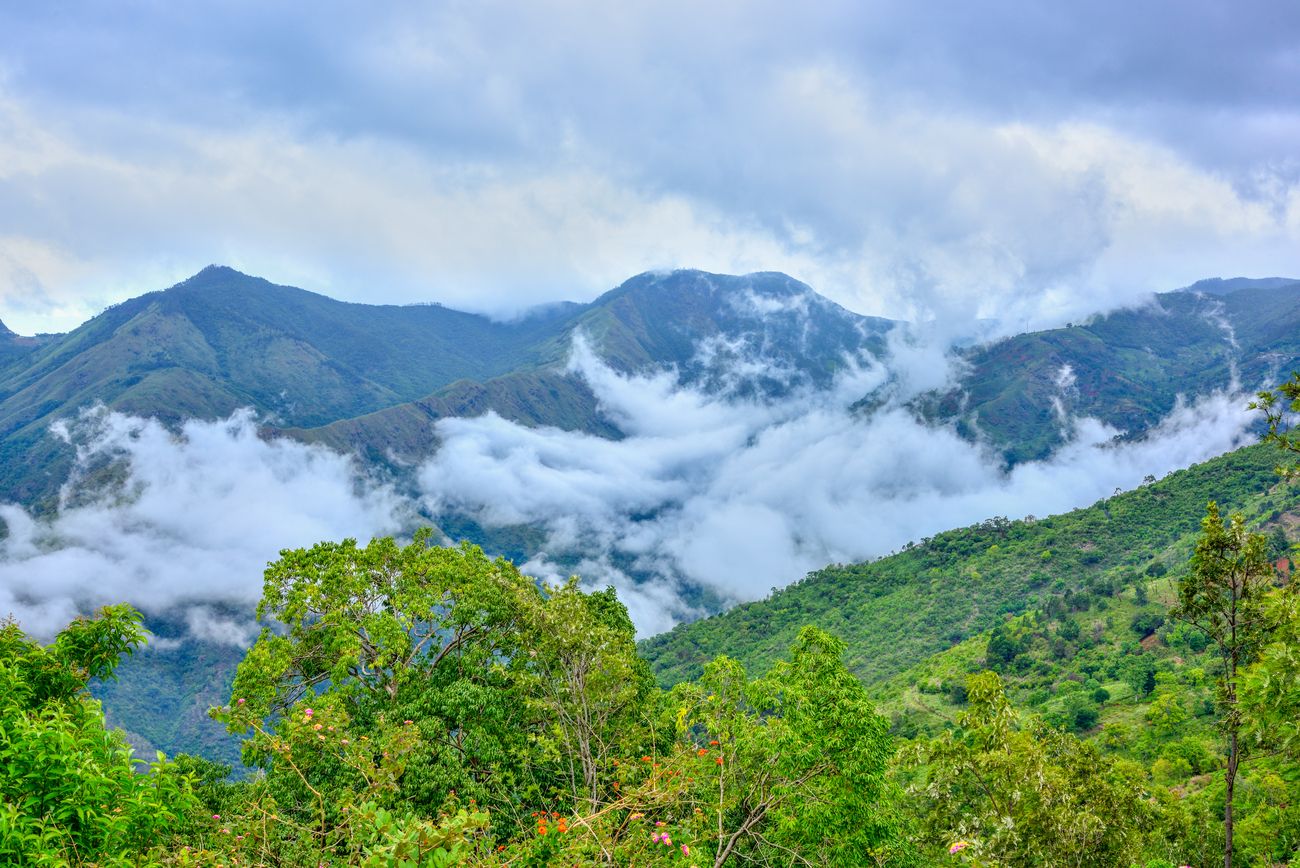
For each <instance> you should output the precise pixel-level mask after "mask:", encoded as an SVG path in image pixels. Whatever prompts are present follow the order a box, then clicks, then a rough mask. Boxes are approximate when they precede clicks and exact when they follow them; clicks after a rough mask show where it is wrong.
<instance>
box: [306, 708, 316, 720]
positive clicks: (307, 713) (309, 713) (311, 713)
mask: <svg viewBox="0 0 1300 868" xmlns="http://www.w3.org/2000/svg"><path fill="white" fill-rule="evenodd" d="M315 713H316V712H314V711H312V710H311V709H310V708H309V709H307V710H306V711H304V712H303V715H304V716H305V717H306V718H307V719H308V720H311V716H312V715H313V714H315Z"/></svg>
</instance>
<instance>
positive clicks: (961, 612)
mask: <svg viewBox="0 0 1300 868" xmlns="http://www.w3.org/2000/svg"><path fill="white" fill-rule="evenodd" d="M1276 462H1277V455H1276V453H1275V451H1273V450H1271V449H1270V448H1266V447H1263V446H1252V447H1247V448H1245V449H1242V450H1239V451H1237V452H1233V453H1230V454H1228V455H1225V456H1222V457H1219V458H1215V459H1213V460H1211V461H1207V462H1205V463H1203V464H1199V465H1196V466H1194V467H1192V468H1189V469H1187V470H1184V471H1179V472H1177V473H1174V474H1171V475H1170V476H1168V477H1166V478H1165V479H1163V480H1161V481H1158V482H1155V483H1153V484H1150V485H1145V486H1143V487H1141V488H1139V489H1137V490H1136V491H1132V492H1129V493H1126V494H1121V495H1118V496H1116V497H1112V498H1109V499H1107V500H1103V501H1100V502H1099V503H1097V504H1094V505H1093V506H1090V507H1087V508H1085V509H1079V510H1075V511H1073V512H1070V513H1066V514H1064V515H1060V516H1055V517H1052V518H1048V519H1041V520H1038V521H1035V522H1020V521H1016V522H996V521H990V522H985V523H983V524H981V525H976V526H972V527H969V528H962V529H958V530H951V531H947V532H945V533H941V534H938V535H936V536H935V537H933V538H931V539H929V540H926V541H924V542H922V543H921V544H919V545H916V546H913V547H912V548H910V549H908V550H906V551H903V552H900V553H898V554H895V555H892V556H890V557H887V558H882V559H880V560H877V561H874V562H871V563H864V564H854V565H850V566H830V567H826V568H825V569H822V570H819V571H817V572H815V573H812V574H810V575H809V576H808V577H807V578H805V579H804V580H803V581H801V582H798V583H797V584H794V585H791V586H790V587H788V588H786V589H784V590H781V591H778V592H776V593H775V594H773V595H772V596H771V597H769V598H768V599H766V600H761V601H758V602H754V603H748V604H744V605H741V606H737V607H736V608H734V609H732V610H730V611H728V612H725V613H723V614H721V615H717V616H714V617H712V618H707V619H704V620H702V621H697V622H695V623H693V624H687V625H683V626H679V627H678V628H676V629H675V630H673V631H671V632H669V633H665V634H663V635H660V636H656V637H654V638H652V639H648V640H646V641H645V642H643V643H642V644H641V649H642V653H643V654H645V656H646V657H647V658H648V659H649V660H650V661H651V663H652V665H653V667H654V670H655V673H656V675H657V676H658V678H659V680H660V681H661V682H662V683H665V684H669V683H673V682H676V681H680V680H684V679H690V678H694V677H696V676H697V675H698V674H699V673H700V668H701V666H702V664H703V662H704V661H707V660H710V659H712V658H713V657H715V656H717V655H718V654H727V655H730V656H732V657H735V658H737V659H739V660H740V661H741V662H743V663H744V664H745V665H746V666H748V667H750V668H751V669H753V670H755V671H762V670H765V669H766V668H768V667H769V666H770V665H771V664H772V663H773V662H774V661H775V660H777V659H778V658H779V656H780V654H781V653H782V651H783V650H784V649H785V648H786V647H788V646H789V644H790V643H791V642H792V641H793V639H794V637H795V635H796V634H797V632H798V630H799V628H800V627H802V626H803V625H805V624H817V625H818V626H820V627H823V628H825V629H827V630H830V631H831V632H833V633H836V634H838V635H839V636H841V637H842V638H844V639H845V640H846V641H847V642H848V646H849V649H848V657H847V659H848V662H849V665H850V666H851V667H852V668H853V670H854V671H855V672H857V673H858V674H859V675H861V676H862V677H863V678H864V679H865V680H866V681H868V682H869V683H878V682H882V681H886V680H888V679H890V678H892V677H894V676H896V675H898V674H899V673H900V672H903V671H905V670H907V669H909V668H910V667H912V666H914V665H916V664H917V663H918V662H919V661H922V660H924V659H925V658H927V657H930V656H931V655H934V654H937V653H939V652H942V651H945V650H946V649H948V648H950V647H951V646H953V645H955V644H957V643H959V642H962V641H963V640H965V639H968V638H969V637H971V636H974V635H977V634H979V633H981V632H983V631H985V630H987V629H989V628H991V627H993V626H994V625H995V624H998V623H1000V622H1001V621H1002V620H1003V619H1004V618H1005V617H1006V615H1008V614H1015V613H1020V612H1024V611H1027V610H1029V609H1032V608H1034V607H1036V606H1038V605H1039V604H1040V603H1041V602H1042V601H1043V600H1044V599H1045V598H1046V597H1047V596H1049V595H1051V594H1053V593H1063V592H1064V591H1066V590H1069V591H1072V592H1076V593H1077V592H1079V591H1086V590H1087V589H1089V588H1093V587H1096V586H1099V585H1101V584H1103V583H1108V582H1111V581H1114V582H1117V583H1119V584H1120V585H1121V586H1122V585H1123V584H1125V583H1131V582H1132V581H1133V577H1134V576H1136V574H1137V572H1138V571H1140V570H1145V569H1146V568H1147V567H1148V566H1149V565H1150V564H1151V563H1152V562H1153V561H1165V560H1167V561H1169V563H1168V564H1166V565H1167V566H1171V567H1172V566H1174V565H1176V564H1177V563H1180V562H1181V559H1182V553H1180V552H1179V551H1178V550H1177V548H1176V547H1175V548H1171V546H1175V544H1176V543H1178V542H1179V541H1180V540H1183V539H1185V538H1186V537H1187V535H1188V534H1191V533H1193V532H1195V530H1196V529H1197V527H1198V526H1199V521H1200V518H1201V517H1202V515H1203V514H1204V510H1205V503H1206V501H1208V500H1211V499H1214V500H1218V501H1220V502H1221V503H1223V504H1225V505H1231V506H1233V507H1238V506H1240V505H1242V504H1245V503H1247V502H1248V501H1249V500H1250V499H1251V498H1252V497H1254V496H1256V495H1257V493H1258V492H1260V491H1263V490H1265V489H1267V488H1269V487H1270V486H1272V485H1274V484H1275V481H1276V479H1275V475H1274V465H1275V464H1276ZM1278 496H1279V497H1280V498H1282V499H1283V500H1290V498H1291V497H1292V495H1291V493H1290V492H1289V491H1288V492H1287V493H1285V495H1281V494H1280V495H1278ZM1276 508H1277V509H1278V510H1285V509H1290V504H1289V503H1279V504H1278V505H1277V507H1276Z"/></svg>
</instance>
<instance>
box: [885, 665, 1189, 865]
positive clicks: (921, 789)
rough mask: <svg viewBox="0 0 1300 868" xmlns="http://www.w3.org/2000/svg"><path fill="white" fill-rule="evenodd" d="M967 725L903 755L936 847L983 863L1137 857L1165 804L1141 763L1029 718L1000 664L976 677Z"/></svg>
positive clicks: (927, 836)
mask: <svg viewBox="0 0 1300 868" xmlns="http://www.w3.org/2000/svg"><path fill="white" fill-rule="evenodd" d="M967 695H968V697H969V701H970V705H969V707H968V709H967V710H966V711H965V712H964V713H963V714H962V715H960V717H959V718H958V725H959V729H957V730H955V731H952V732H948V733H945V734H944V735H942V736H940V737H939V738H937V739H934V740H932V741H930V742H927V743H921V744H917V745H915V746H913V747H912V748H911V749H910V750H909V751H907V752H906V753H905V754H904V756H903V757H902V759H903V761H904V763H905V764H908V765H910V767H911V768H912V769H913V770H914V771H915V772H916V774H917V775H918V779H917V780H916V781H915V782H914V783H913V784H912V785H911V786H910V787H909V795H910V799H911V807H912V808H913V810H914V811H915V816H916V819H917V821H919V824H920V831H921V834H922V836H923V838H924V840H925V842H926V844H927V846H928V847H929V848H930V849H931V852H932V853H933V854H934V855H936V856H937V855H939V853H940V852H942V851H943V850H946V849H949V848H952V850H953V852H955V853H960V854H961V855H962V856H963V857H964V858H973V859H974V860H976V863H977V864H993V865H1026V866H1029V865H1041V866H1049V865H1051V866H1067V865H1077V866H1085V865H1128V864H1132V863H1133V862H1135V861H1137V860H1138V858H1139V857H1140V856H1141V855H1142V853H1143V849H1144V847H1145V845H1146V837H1147V834H1148V833H1149V832H1150V830H1151V829H1153V828H1154V827H1155V826H1157V825H1158V824H1159V823H1160V822H1161V821H1162V820H1163V816H1162V815H1163V812H1164V810H1165V809H1164V808H1163V806H1162V805H1161V804H1160V803H1158V802H1157V801H1156V800H1155V799H1154V798H1153V796H1154V794H1153V793H1150V792H1148V791H1147V789H1146V787H1145V785H1144V783H1143V780H1142V778H1143V775H1142V774H1141V772H1140V770H1138V769H1136V768H1134V767H1132V766H1129V765H1126V764H1123V763H1120V762H1116V761H1114V760H1111V759H1108V758H1106V757H1104V756H1102V755H1101V754H1100V753H1099V752H1098V750H1097V748H1095V747H1094V746H1092V745H1090V744H1086V743H1083V742H1080V741H1079V740H1078V739H1077V738H1075V737H1074V736H1072V735H1070V734H1068V733H1066V732H1062V731H1061V730H1059V729H1056V728H1054V727H1051V726H1048V725H1046V724H1045V723H1043V721H1041V720H1040V719H1038V718H1036V717H1031V718H1029V719H1028V721H1027V722H1026V723H1024V724H1023V725H1022V724H1021V723H1020V722H1019V721H1018V719H1017V716H1016V713H1015V711H1014V710H1013V709H1012V707H1011V704H1010V703H1009V702H1008V701H1007V698H1006V694H1005V692H1004V690H1003V686H1002V681H1001V679H1000V678H999V677H998V676H997V674H996V673H993V672H983V673H980V674H978V675H972V676H971V677H970V678H969V679H968V682H967Z"/></svg>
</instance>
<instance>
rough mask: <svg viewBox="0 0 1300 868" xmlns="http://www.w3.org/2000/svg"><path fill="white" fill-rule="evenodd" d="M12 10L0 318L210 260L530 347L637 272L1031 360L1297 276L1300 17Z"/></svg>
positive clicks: (147, 5)
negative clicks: (676, 276) (1052, 340)
mask: <svg viewBox="0 0 1300 868" xmlns="http://www.w3.org/2000/svg"><path fill="white" fill-rule="evenodd" d="M796 5H797V4H792V3H777V2H763V0H751V2H743V3H742V2H717V3H707V4H701V3H698V2H689V3H687V2H681V3H678V2H675V0H655V2H640V0H625V2H620V3H584V2H546V0H534V2H528V3H517V4H505V3H497V2H492V0H476V2H472V3H470V2H463V3H458V2H452V3H423V4H418V5H416V4H403V3H383V4H375V3H367V4H361V3H351V4H343V3H334V2H329V0H317V2H313V3H311V4H306V3H301V4H295V3H265V2H246V3H245V2H225V3H198V2H196V3H183V4H182V3H160V2H130V0H123V2H117V3H112V4H105V3H92V2H87V3H82V4H77V3H57V4H41V3H22V2H0V319H3V320H4V322H5V323H7V324H8V325H10V326H11V327H12V328H14V329H16V330H18V331H21V332H32V331H37V330H64V329H67V328H70V327H72V326H74V325H76V324H77V323H79V322H81V321H82V320H83V319H85V318H86V317H87V316H89V315H91V314H93V313H95V312H97V311H98V310H99V309H101V308H102V307H103V306H104V305H106V304H109V303H112V302H114V301H119V300H121V299H122V298H124V297H127V296H130V295H134V294H138V293H139V292H142V291H146V290H150V289H156V288H160V287H163V286H167V285H169V284H171V283H173V282H175V281H177V280H179V279H181V278H183V277H185V276H187V275H189V274H191V273H193V272H194V271H197V270H198V269H199V268H201V267H202V266H203V265H205V264H208V263H210V262H221V263H226V264H230V265H233V266H235V267H237V268H240V269H242V270H245V271H248V272H252V273H256V274H259V275H262V276H266V277H268V278H270V279H272V280H275V281H277V282H281V283H291V284H296V285H301V286H304V287H307V288H310V289H315V290H318V291H322V292H325V293H327V294H330V295H333V296H336V297H341V298H347V299H352V300H364V301H376V302H378V301H384V302H409V301H424V300H440V301H443V302H446V303H448V304H452V305H455V306H459V307H463V308H470V309H475V310H483V311H489V312H496V313H509V312H511V311H513V310H518V309H519V308H521V307H525V306H527V305H529V304H533V303H537V302H542V301H548V300H553V299H557V298H570V299H575V300H585V299H589V298H591V297H594V296H595V295H596V294H597V293H599V292H601V291H603V290H604V289H607V288H609V287H610V286H612V285H615V284H617V283H618V282H620V281H621V280H623V279H624V278H626V277H627V276H630V275H631V274H634V273H636V272H639V271H643V270H646V269H651V268H663V267H672V266H694V267H700V268H705V269H710V270H716V271H727V272H744V271H752V270H762V269H779V270H784V271H788V272H790V273H792V274H794V275H795V276H797V277H800V278H801V279H803V280H805V281H807V282H809V283H811V284H812V285H813V286H814V287H816V288H818V289H819V290H821V291H823V292H824V293H826V294H827V295H830V296H831V297H833V298H835V299H836V300H838V301H840V302H841V303H843V304H845V305H846V306H847V307H849V308H851V309H854V310H857V311H859V312H863V313H875V314H883V315H888V316H896V317H932V316H950V315H960V316H967V315H976V316H998V317H1003V318H1004V319H1007V320H1014V321H1016V322H1017V323H1018V324H1030V325H1041V324H1048V323H1051V322H1056V321H1060V320H1064V319H1067V318H1070V317H1073V316H1077V315H1079V314H1080V313H1083V312H1086V311H1090V310H1095V309H1098V308H1101V307H1107V306H1113V305H1116V304H1122V303H1125V302H1127V301H1131V300H1133V299H1135V298H1137V297H1139V296H1141V295H1142V294H1144V293H1147V292H1149V291H1151V290H1153V289H1168V288H1173V287H1176V286H1180V285H1184V284H1187V283H1190V282H1192V281H1194V280H1196V279H1198V278H1201V277H1207V276H1215V275H1220V276H1234V275H1238V274H1245V275H1250V276H1264V275H1273V274H1283V275H1292V276H1300V157H1298V156H1297V154H1300V150H1298V149H1297V147H1296V146H1297V143H1298V142H1300V5H1296V4H1293V3H1286V2H1278V0H1268V2H1249V0H1236V2H1232V3H1228V2H1204V0H1186V2H1178V3H1174V2H1150V0H1124V2H1109V0H1103V2H1092V3H1046V2H1042V3H1037V4H1031V3H1026V2H1019V3H1013V2H998V0H992V2H986V3H979V4H971V3H967V2H932V3H926V4H920V3H913V2H902V0H898V2H894V0H853V2H844V3H837V2H833V0H827V2H818V3H815V4H807V5H810V6H811V7H812V9H811V10H798V9H796V8H795V7H796Z"/></svg>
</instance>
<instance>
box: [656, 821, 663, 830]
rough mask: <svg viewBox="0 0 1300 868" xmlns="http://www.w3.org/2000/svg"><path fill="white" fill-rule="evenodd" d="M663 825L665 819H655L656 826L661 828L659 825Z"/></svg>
mask: <svg viewBox="0 0 1300 868" xmlns="http://www.w3.org/2000/svg"><path fill="white" fill-rule="evenodd" d="M663 825H664V821H663V820H655V828H659V827H661V826H663Z"/></svg>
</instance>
